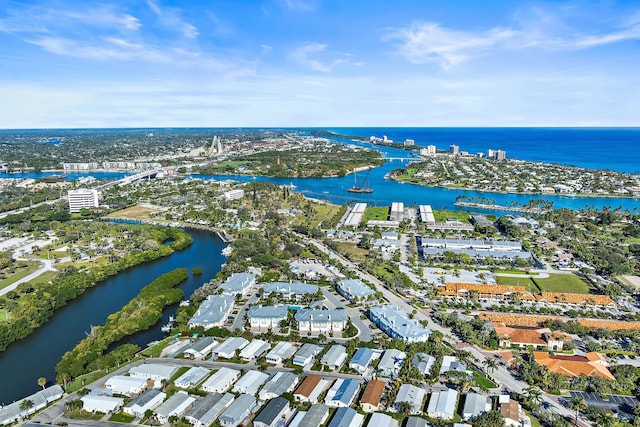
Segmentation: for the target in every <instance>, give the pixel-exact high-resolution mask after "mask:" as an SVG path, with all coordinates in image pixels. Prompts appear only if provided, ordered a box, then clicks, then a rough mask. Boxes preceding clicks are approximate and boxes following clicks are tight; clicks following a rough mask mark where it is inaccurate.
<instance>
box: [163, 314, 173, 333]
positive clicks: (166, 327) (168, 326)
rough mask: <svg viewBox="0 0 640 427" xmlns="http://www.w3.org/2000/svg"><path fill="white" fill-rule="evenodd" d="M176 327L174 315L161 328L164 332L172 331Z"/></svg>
mask: <svg viewBox="0 0 640 427" xmlns="http://www.w3.org/2000/svg"><path fill="white" fill-rule="evenodd" d="M174 327H175V319H174V318H173V316H169V321H168V322H167V323H166V324H165V325H163V326H162V327H161V328H160V330H161V331H162V332H171V330H172V329H173V328H174Z"/></svg>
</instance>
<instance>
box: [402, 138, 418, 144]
mask: <svg viewBox="0 0 640 427" xmlns="http://www.w3.org/2000/svg"><path fill="white" fill-rule="evenodd" d="M404 145H416V142H415V141H414V140H413V139H405V140H404Z"/></svg>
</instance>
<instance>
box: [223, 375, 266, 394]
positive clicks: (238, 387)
mask: <svg viewBox="0 0 640 427" xmlns="http://www.w3.org/2000/svg"><path fill="white" fill-rule="evenodd" d="M268 379H269V374H265V373H264V372H260V371H256V370H251V371H247V373H246V374H244V375H243V376H242V377H241V378H240V379H239V380H238V381H237V382H236V383H235V384H234V386H233V389H232V390H231V391H232V392H234V393H244V394H251V395H254V394H256V393H257V392H258V389H259V388H260V386H261V385H262V384H264V383H265V382H266V381H267V380H268Z"/></svg>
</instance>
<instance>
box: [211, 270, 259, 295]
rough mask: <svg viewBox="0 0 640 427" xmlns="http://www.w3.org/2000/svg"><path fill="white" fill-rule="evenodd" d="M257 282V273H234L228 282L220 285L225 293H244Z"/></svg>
mask: <svg viewBox="0 0 640 427" xmlns="http://www.w3.org/2000/svg"><path fill="white" fill-rule="evenodd" d="M255 282H256V276H255V274H251V273H234V274H232V275H231V276H229V278H228V279H227V281H226V282H224V283H223V284H222V285H220V289H222V292H223V293H225V294H230V295H234V294H242V293H244V292H245V291H246V290H247V289H248V288H249V287H250V286H251V285H253V284H254V283H255Z"/></svg>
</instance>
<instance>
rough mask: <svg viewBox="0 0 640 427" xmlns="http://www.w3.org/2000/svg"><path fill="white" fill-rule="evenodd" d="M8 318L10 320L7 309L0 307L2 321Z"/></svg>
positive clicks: (0, 320)
mask: <svg viewBox="0 0 640 427" xmlns="http://www.w3.org/2000/svg"><path fill="white" fill-rule="evenodd" d="M6 320H9V316H8V315H7V310H5V309H4V308H0V322H4V321H6Z"/></svg>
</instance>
